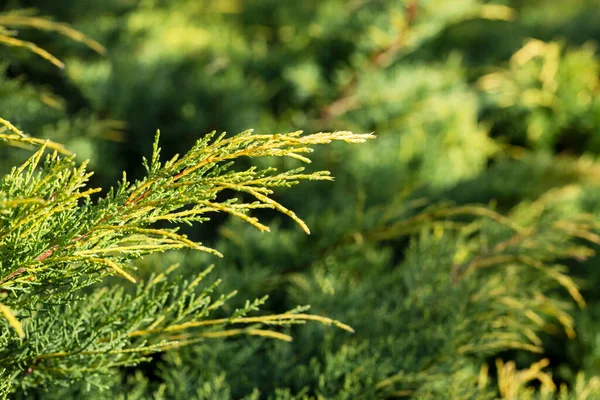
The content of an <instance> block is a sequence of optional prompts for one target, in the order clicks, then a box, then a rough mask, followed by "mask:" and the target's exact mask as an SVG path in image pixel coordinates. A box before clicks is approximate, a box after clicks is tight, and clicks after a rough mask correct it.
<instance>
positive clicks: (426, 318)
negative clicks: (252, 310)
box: [0, 0, 600, 399]
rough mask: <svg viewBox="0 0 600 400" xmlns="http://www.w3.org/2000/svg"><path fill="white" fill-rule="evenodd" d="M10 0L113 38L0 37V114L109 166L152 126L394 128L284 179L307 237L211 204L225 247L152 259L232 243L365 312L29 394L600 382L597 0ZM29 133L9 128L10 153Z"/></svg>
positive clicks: (495, 387)
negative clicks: (42, 51) (95, 382)
mask: <svg viewBox="0 0 600 400" xmlns="http://www.w3.org/2000/svg"><path fill="white" fill-rule="evenodd" d="M0 4H1V10H2V13H3V14H2V15H5V14H8V13H26V14H27V15H33V14H32V13H35V14H36V15H42V16H49V17H51V18H52V19H54V20H56V21H61V22H65V23H68V24H69V25H71V26H73V27H74V28H76V29H78V30H80V31H82V32H84V33H85V34H87V35H89V36H90V37H93V38H94V39H95V40H97V41H98V42H100V43H102V44H103V45H104V46H105V47H106V48H107V50H108V53H107V55H106V56H102V55H98V54H96V53H95V52H93V51H92V50H90V49H88V48H86V47H85V46H83V45H81V44H77V43H75V44H74V43H73V42H72V41H69V40H67V39H63V38H61V37H57V36H56V35H52V34H50V33H48V32H43V31H37V30H26V29H22V31H21V29H20V28H19V33H20V36H21V37H24V38H29V39H31V40H34V41H35V42H36V43H38V44H40V46H42V47H43V48H46V49H48V50H49V51H50V52H51V53H52V54H55V55H57V56H59V58H60V59H61V60H62V61H64V62H65V64H66V68H65V69H64V70H57V69H56V68H54V67H53V66H52V65H51V64H50V63H48V62H46V61H44V60H42V59H40V58H39V57H37V56H36V55H35V54H32V53H30V52H27V51H20V50H15V49H11V48H4V47H2V48H0V53H1V55H2V60H3V61H2V64H0V72H1V74H0V92H1V93H2V96H0V115H2V116H3V117H4V118H6V119H8V120H10V121H11V122H13V123H14V124H15V125H17V126H18V127H19V128H21V129H23V130H24V131H26V132H29V133H31V134H33V135H35V136H40V137H50V138H52V139H53V140H55V141H59V142H61V143H64V144H65V145H66V146H67V147H68V148H70V149H71V150H73V151H74V152H76V153H77V154H78V156H79V157H80V159H81V160H84V159H90V160H91V168H92V169H94V170H95V171H96V174H95V176H94V178H93V179H94V182H93V183H94V184H95V185H101V186H102V187H105V188H107V187H110V186H112V185H113V184H114V182H116V180H117V179H118V177H119V176H120V174H121V171H123V170H125V171H127V172H128V174H129V175H133V176H136V175H139V174H141V171H142V170H141V162H140V161H141V158H142V156H143V155H148V154H149V153H150V146H151V142H152V137H153V135H154V133H155V131H156V129H160V130H161V132H162V138H163V139H162V146H163V149H164V152H163V154H164V155H165V158H166V157H169V156H172V155H173V154H174V153H181V152H184V151H185V150H186V149H188V148H189V147H190V146H191V145H192V144H193V143H194V141H195V140H196V139H197V138H198V137H199V136H201V135H202V134H205V133H207V132H209V131H212V130H217V131H227V132H230V133H237V132H240V131H242V130H245V129H247V128H255V129H256V130H257V131H258V132H261V133H276V132H285V131H293V130H297V129H303V130H305V131H309V132H315V131H328V130H342V129H343V130H353V131H355V132H375V133H376V134H377V135H378V139H377V140H375V141H373V142H372V143H367V144H365V145H363V146H359V147H357V148H352V149H348V148H347V147H343V148H342V147H338V146H330V147H328V148H326V149H320V150H319V151H318V152H317V153H316V154H315V158H314V160H315V161H314V163H315V164H316V165H317V167H318V168H324V169H328V170H330V171H332V173H333V175H334V176H335V177H336V181H335V182H334V183H333V184H332V185H323V184H320V183H310V184H305V185H304V186H303V187H302V188H300V189H295V190H292V191H289V192H283V193H282V194H280V195H279V198H278V199H277V200H278V201H281V202H282V203H283V204H285V205H286V206H289V207H290V208H291V209H293V210H294V211H295V212H296V213H297V214H298V215H299V216H301V217H302V218H303V219H305V220H306V221H307V223H308V225H309V226H310V227H311V230H312V234H311V235H310V236H305V235H304V234H303V232H301V231H300V230H299V229H298V228H297V227H295V226H294V225H292V224H291V223H290V222H289V221H287V220H285V219H280V218H279V217H277V216H275V215H271V214H269V213H265V214H264V215H262V217H263V218H265V219H266V220H270V225H271V226H272V233H271V234H261V233H260V232H256V231H254V230H253V229H252V227H247V226H244V225H243V224H240V223H239V222H236V221H229V220H227V219H226V218H216V219H214V220H213V221H211V222H210V223H209V224H206V225H203V226H200V227H199V228H194V229H192V228H190V229H188V233H189V234H190V235H193V236H195V237H198V238H201V239H202V240H203V241H204V242H205V244H208V245H212V246H215V247H216V248H217V249H219V250H220V251H221V252H223V253H224V254H225V255H226V257H225V259H224V260H215V259H213V258H209V257H206V256H202V255H200V256H199V255H195V254H194V255H191V254H189V255H187V254H165V255H164V256H163V257H154V258H151V259H147V260H143V261H140V263H139V271H138V273H139V275H140V276H145V275H149V274H150V273H151V272H152V271H155V270H156V269H160V268H164V266H165V265H168V264H169V263H173V262H180V263H182V264H183V265H185V266H186V268H187V269H188V270H190V271H192V270H198V268H203V267H205V266H206V265H208V264H211V263H216V264H217V266H218V268H216V272H215V275H218V276H220V277H223V279H224V281H225V283H224V285H223V290H224V291H229V290H230V289H233V288H235V289H237V290H239V292H240V296H239V297H240V298H249V297H261V296H262V295H264V294H269V295H270V299H269V301H268V302H267V304H266V308H267V309H268V310H269V311H284V310H287V309H289V308H291V307H294V306H296V305H298V304H311V305H312V311H313V312H315V313H319V314H321V315H326V316H330V317H332V318H336V319H339V320H342V321H344V322H346V323H348V324H349V325H351V326H353V327H354V328H355V330H356V332H357V333H356V334H354V335H349V334H346V333H344V332H337V331H333V330H326V329H323V328H322V327H319V326H304V327H300V328H295V329H293V334H294V337H295V341H294V342H293V343H291V344H290V343H278V342H271V341H268V340H265V339H243V340H235V341H225V342H220V343H216V344H215V343H210V344H207V345H198V346H195V347H194V348H192V349H184V350H182V351H180V352H171V353H168V354H165V355H163V356H157V357H155V359H154V360H153V361H152V362H151V363H149V364H146V365H141V366H140V367H139V368H130V369H124V370H122V371H119V372H118V373H115V374H114V375H113V376H107V377H106V378H105V382H106V385H105V388H104V389H106V390H105V391H101V390H99V389H98V388H95V387H89V386H88V385H86V384H85V383H82V384H80V383H78V384H73V385H72V386H70V387H68V388H63V389H56V388H52V391H51V392H50V393H48V392H45V390H47V389H48V388H40V393H37V394H36V393H33V394H32V393H29V394H28V395H37V396H41V397H43V398H49V397H48V396H50V397H56V398H66V397H77V396H80V395H83V394H82V393H84V392H85V393H86V396H88V395H90V394H89V392H86V391H87V390H92V391H93V394H94V396H96V397H99V398H101V397H103V396H104V397H106V398H129V399H131V398H147V397H154V398H181V399H188V398H201V399H220V398H223V399H226V398H242V397H244V396H246V397H245V398H257V399H258V398H276V399H291V398H297V399H308V398H319V399H320V398H338V399H358V398H388V397H389V398H392V397H393V398H398V397H399V398H416V399H426V398H427V399H428V398H469V399H475V398H476V399H491V398H495V397H497V396H502V397H504V398H514V399H516V398H519V399H527V398H536V399H547V398H548V399H549V398H554V396H558V393H563V395H564V396H565V397H564V398H574V399H584V398H600V378H596V376H598V375H600V323H599V322H598V321H600V319H599V318H598V317H600V295H599V294H598V293H600V292H599V291H598V289H597V288H598V287H600V269H599V268H598V261H599V260H598V258H597V257H595V256H594V254H593V251H594V250H595V247H596V246H598V245H600V236H598V235H597V233H596V232H597V228H598V224H599V223H600V201H599V200H598V199H599V198H600V196H599V195H600V189H599V187H598V182H599V181H600V164H599V163H598V156H599V154H598V153H599V152H600V97H599V96H598V95H599V92H600V58H599V54H598V49H597V44H598V43H599V41H600V24H598V21H600V6H599V4H598V2H597V0H570V1H568V2H566V1H560V0H505V1H500V0H498V1H494V2H488V1H483V0H318V1H317V0H306V1H280V0H249V1H242V0H168V1H167V0H104V1H96V0H77V1H59V0H55V1H36V0H7V1H2V2H0ZM26 154H27V152H26V151H25V150H24V151H20V150H15V149H13V148H10V149H9V148H0V157H1V158H0V160H1V163H0V164H1V165H0V167H1V168H4V170H6V169H7V168H8V167H9V166H11V165H14V163H15V162H17V161H18V159H19V158H22V157H24V155H26ZM247 162H248V163H255V164H256V163H265V162H266V161H264V160H247ZM277 162H285V163H290V161H282V160H278V161H277ZM276 166H277V165H276ZM286 166H287V165H286ZM302 190H303V191H302ZM580 293H581V294H580ZM580 296H582V297H580ZM232 304H233V305H235V302H233V303H232ZM502 360H504V361H502ZM561 385H563V386H562V389H561ZM566 388H568V389H569V394H567V392H566V391H565V389H566ZM561 391H562V392H561ZM567 396H570V397H567ZM594 396H598V397H594ZM561 398H562V397H561Z"/></svg>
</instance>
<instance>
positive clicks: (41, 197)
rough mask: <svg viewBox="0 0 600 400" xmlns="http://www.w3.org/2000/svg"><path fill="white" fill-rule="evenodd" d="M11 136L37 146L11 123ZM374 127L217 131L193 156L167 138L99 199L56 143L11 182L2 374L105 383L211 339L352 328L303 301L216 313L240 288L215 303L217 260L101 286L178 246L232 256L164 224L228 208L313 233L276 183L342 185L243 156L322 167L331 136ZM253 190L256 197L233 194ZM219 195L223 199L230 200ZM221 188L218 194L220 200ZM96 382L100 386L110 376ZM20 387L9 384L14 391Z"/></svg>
mask: <svg viewBox="0 0 600 400" xmlns="http://www.w3.org/2000/svg"><path fill="white" fill-rule="evenodd" d="M5 125H6V126H8V127H10V128H11V129H12V132H13V133H12V134H11V135H5V138H6V139H7V140H10V141H12V142H16V143H29V144H38V143H39V140H37V139H32V138H29V137H27V136H25V135H22V134H20V132H19V131H17V130H16V129H15V128H14V127H12V125H10V124H9V123H8V122H5ZM372 137H373V136H372V135H370V134H364V135H357V134H352V133H350V132H335V133H317V134H312V135H302V134H301V132H294V133H289V134H277V135H253V134H252V132H251V131H247V132H244V133H242V134H239V135H236V136H233V137H230V138H225V135H224V134H222V135H218V136H217V135H216V134H215V133H214V132H213V133H211V134H209V135H206V136H204V138H202V139H200V140H198V141H197V143H196V144H195V145H194V147H192V149H191V150H190V151H189V152H188V153H186V154H185V155H183V156H181V157H179V156H175V157H173V158H171V159H170V160H168V161H166V162H164V163H162V162H161V161H160V148H159V142H158V139H159V135H158V134H157V135H156V140H155V142H154V147H153V148H154V150H153V153H152V156H151V158H150V160H146V159H144V166H145V168H146V171H147V176H146V177H144V178H143V179H140V180H135V181H133V182H131V181H129V180H128V179H127V177H126V176H125V174H124V175H123V179H122V180H121V181H120V182H119V184H118V186H117V187H116V188H112V189H111V190H110V191H109V192H108V193H107V194H106V195H104V196H102V197H100V198H98V199H97V200H92V199H91V196H92V195H93V194H96V193H98V192H99V191H100V189H96V188H91V189H90V188H88V187H87V181H88V178H89V177H90V176H91V174H92V173H91V172H87V171H86V165H85V163H83V164H81V165H77V163H76V162H75V161H74V157H73V156H63V155H60V154H59V153H58V151H56V150H54V151H52V152H50V153H49V154H47V152H46V150H47V148H48V147H57V146H53V145H52V144H45V145H43V146H42V148H40V149H39V150H38V151H37V152H35V154H33V155H32V156H31V157H30V158H29V159H28V160H27V161H26V162H25V163H23V164H22V165H21V166H19V167H15V168H13V169H12V171H11V172H10V173H9V174H7V175H6V176H5V177H4V178H3V179H2V180H1V181H0V254H2V263H1V277H0V285H1V286H2V293H3V296H2V305H1V309H0V311H2V313H3V315H4V319H3V320H2V322H1V324H2V325H3V326H4V328H7V327H9V326H12V328H13V329H12V333H9V332H8V331H6V329H4V334H3V336H2V345H1V346H0V348H1V349H2V350H1V355H0V360H1V361H0V374H1V375H0V378H1V379H2V380H7V381H8V382H10V383H12V385H13V386H14V387H13V390H14V389H17V388H20V389H21V390H26V389H27V388H30V387H34V386H36V387H39V386H40V385H41V386H45V385H47V384H48V383H52V384H53V385H56V384H60V382H64V383H68V382H70V381H72V380H76V379H82V378H83V379H85V380H87V381H90V382H93V381H94V378H96V377H97V375H99V374H102V373H107V371H109V370H110V369H112V368H116V367H119V366H130V365H135V364H137V363H139V362H140V361H143V360H145V359H146V357H147V355H148V354H151V353H154V352H158V351H164V350H166V349H173V348H177V347H181V346H185V345H189V344H192V343H197V342H200V341H204V340H207V339H211V338H220V337H228V336H232V335H240V334H247V335H258V336H266V337H271V338H276V339H283V340H290V337H289V335H287V334H283V333H279V332H276V331H272V330H269V329H265V328H264V325H268V326H272V325H287V324H290V323H299V322H304V321H308V320H316V321H320V322H322V323H326V324H335V325H336V326H338V327H341V328H343V329H346V330H349V331H352V329H351V328H350V327H348V326H346V325H344V324H341V323H339V322H336V321H333V320H331V319H328V318H324V317H318V316H314V315H310V314H305V313H303V311H304V310H305V309H303V308H297V309H294V310H291V311H289V312H285V313H282V314H277V315H266V316H255V317H249V316H247V314H248V313H250V312H252V311H256V310H257V309H258V307H259V306H260V305H261V304H263V303H264V301H265V299H260V300H256V301H254V302H247V303H246V305H245V306H244V307H243V308H240V309H238V310H236V311H234V312H233V313H231V315H228V316H224V317H222V318H214V315H215V313H217V310H218V309H219V308H221V307H222V306H223V304H224V303H225V301H226V300H227V299H228V298H229V297H231V294H228V295H221V296H220V297H216V298H211V297H210V294H211V292H212V291H213V289H214V287H215V285H216V284H217V283H213V284H208V285H207V284H204V283H203V282H202V280H203V279H204V277H205V275H206V274H207V273H208V272H209V271H210V269H208V270H205V271H202V272H200V273H198V274H196V276H195V277H194V278H193V279H191V280H182V279H177V278H174V271H176V269H177V265H175V266H172V267H169V268H167V269H166V270H165V271H164V272H162V273H159V274H157V275H155V276H153V277H152V278H151V279H149V280H147V281H145V282H139V283H137V285H136V286H135V289H133V290H130V289H127V288H125V287H123V285H120V284H118V285H113V286H111V287H100V288H95V289H94V288H93V285H94V284H96V283H98V282H101V281H102V280H103V279H105V278H106V277H107V276H111V275H118V276H120V277H122V278H125V279H127V280H129V281H131V282H133V283H136V282H137V279H136V278H135V277H134V275H135V272H134V271H132V267H133V266H132V264H131V261H132V260H134V259H137V258H140V257H143V256H145V255H149V254H152V253H157V252H165V251H167V250H174V249H184V248H188V249H193V250H200V251H204V252H208V253H212V254H215V255H218V256H222V255H221V254H220V253H219V252H218V251H216V250H214V249H211V248H208V247H205V246H202V245H201V244H200V243H197V242H194V241H191V240H189V239H188V238H187V237H186V236H185V235H182V234H179V233H178V232H177V228H176V227H175V228H169V227H161V228H159V227H156V224H157V223H158V222H161V221H166V222H169V223H171V224H181V223H186V224H191V223H194V222H203V221H206V220H208V218H209V215H210V214H211V213H216V212H223V213H228V214H231V215H233V216H235V217H238V218H240V219H242V220H243V221H245V222H248V223H249V224H251V225H253V226H255V227H256V228H258V229H259V230H262V231H268V230H269V228H268V227H267V226H266V225H264V224H262V223H261V222H260V221H259V220H258V219H257V218H256V217H253V216H251V215H250V212H251V211H252V210H256V209H265V208H266V209H274V210H277V211H280V212H282V213H283V214H286V215H288V216H289V217H290V218H292V219H293V220H294V221H296V222H297V223H298V224H299V225H300V227H301V228H302V229H303V230H304V231H306V232H307V233H309V231H308V227H307V226H306V224H305V223H304V222H303V221H302V220H301V219H300V218H299V217H298V216H296V214H294V213H293V212H292V211H291V210H289V209H287V208H286V207H285V206H283V205H282V204H280V203H278V202H277V201H275V200H273V198H272V197H270V196H271V195H272V194H273V189H274V188H279V187H289V186H293V185H295V184H297V183H298V182H299V181H302V180H331V179H332V178H331V177H330V176H329V174H328V173H327V172H326V171H319V172H314V173H303V168H296V169H291V170H287V171H284V172H277V170H276V169H275V168H264V169H257V168H255V167H251V168H248V169H245V170H241V171H236V170H235V169H233V166H234V161H235V160H237V159H239V158H241V157H269V156H271V157H292V158H295V159H299V160H301V161H304V162H310V160H309V159H308V158H307V157H306V156H305V154H307V153H310V152H311V151H312V146H314V145H318V144H326V143H330V142H332V141H343V142H346V143H361V142H364V141H366V140H368V139H371V138H372ZM236 192H237V193H238V194H248V195H250V196H251V197H252V200H250V201H244V200H238V199H237V198H235V197H232V196H233V195H235V193H236ZM218 196H219V197H218ZM217 197H218V198H217ZM99 382H101V380H100V381H98V383H97V384H100V383H99ZM8 391H9V389H8V388H5V390H4V392H3V394H4V395H6V394H7V393H8Z"/></svg>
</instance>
